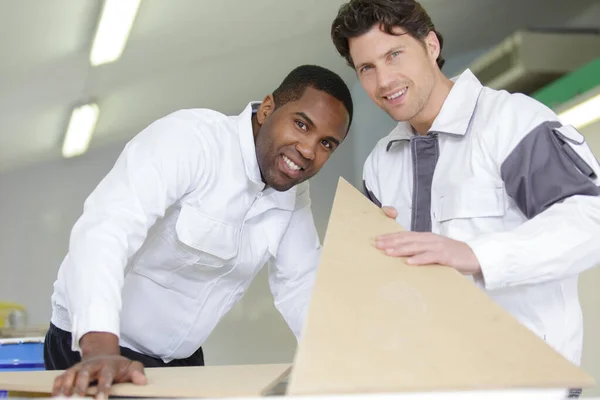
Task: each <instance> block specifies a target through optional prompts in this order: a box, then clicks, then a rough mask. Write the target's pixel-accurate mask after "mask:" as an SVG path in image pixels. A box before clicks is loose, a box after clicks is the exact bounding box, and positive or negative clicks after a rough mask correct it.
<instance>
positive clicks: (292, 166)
mask: <svg viewBox="0 0 600 400" xmlns="http://www.w3.org/2000/svg"><path fill="white" fill-rule="evenodd" d="M283 161H285V163H286V164H287V166H288V167H289V168H290V169H291V170H292V171H300V170H301V169H302V168H301V167H300V166H299V165H298V164H296V163H295V162H293V161H292V160H290V159H289V158H287V157H286V156H283Z"/></svg>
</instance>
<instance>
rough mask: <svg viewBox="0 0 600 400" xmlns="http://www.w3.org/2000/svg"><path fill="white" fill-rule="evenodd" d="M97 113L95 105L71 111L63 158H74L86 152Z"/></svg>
mask: <svg viewBox="0 0 600 400" xmlns="http://www.w3.org/2000/svg"><path fill="white" fill-rule="evenodd" d="M99 112H100V110H99V108H98V105H96V104H86V105H84V106H81V107H77V108H75V109H74V110H73V114H71V120H70V121H69V126H68V128H67V133H66V135H65V141H64V143H63V148H62V155H63V157H65V158H70V157H75V156H79V155H81V154H83V153H85V152H86V151H87V149H88V147H89V145H90V141H91V140H92V134H93V133H94V128H95V127H96V121H98V113H99Z"/></svg>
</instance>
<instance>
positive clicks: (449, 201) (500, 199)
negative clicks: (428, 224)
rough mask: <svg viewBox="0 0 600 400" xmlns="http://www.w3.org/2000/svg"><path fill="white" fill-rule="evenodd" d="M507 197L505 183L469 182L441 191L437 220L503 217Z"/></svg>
mask: <svg viewBox="0 0 600 400" xmlns="http://www.w3.org/2000/svg"><path fill="white" fill-rule="evenodd" d="M505 199H506V195H505V191H504V183H503V182H485V181H484V182H467V183H466V184H463V185H457V186H454V187H448V188H445V189H444V190H442V191H441V194H440V197H439V199H438V207H437V210H436V211H435V213H434V214H435V215H434V217H435V219H436V220H437V221H438V222H446V221H449V220H453V219H468V218H482V217H501V216H503V215H504V213H505V205H506V200H505Z"/></svg>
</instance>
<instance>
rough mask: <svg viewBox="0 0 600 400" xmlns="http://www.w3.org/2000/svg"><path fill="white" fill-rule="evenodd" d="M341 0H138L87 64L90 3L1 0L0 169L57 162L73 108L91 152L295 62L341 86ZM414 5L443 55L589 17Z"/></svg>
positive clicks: (575, 1) (545, 6)
mask: <svg viewBox="0 0 600 400" xmlns="http://www.w3.org/2000/svg"><path fill="white" fill-rule="evenodd" d="M343 2H344V0H301V1H298V0H252V1H241V0H142V4H141V6H140V9H139V12H138V16H137V19H136V21H135V24H134V27H133V30H132V32H131V35H130V40H129V42H128V45H127V47H126V49H125V52H124V54H123V56H122V57H121V58H120V59H119V60H118V61H117V62H115V63H112V64H107V65H103V66H100V67H96V68H91V67H90V66H89V61H88V57H89V51H90V46H91V42H92V39H93V35H94V30H95V26H96V23H97V19H98V17H99V14H100V10H101V4H102V2H101V0H51V1H50V0H45V1H39V0H12V1H10V0H5V1H1V2H0V49H1V50H2V62H0V173H1V172H6V171H9V170H11V169H14V168H18V167H23V166H26V165H31V164H32V163H40V162H43V161H48V160H52V159H55V158H60V149H61V144H62V137H63V135H64V131H65V129H66V125H67V122H68V119H69V117H70V112H71V110H72V108H73V106H75V105H77V104H80V103H82V102H86V101H88V100H90V99H94V100H95V101H97V102H98V105H99V106H100V117H99V120H98V125H97V128H96V132H95V135H94V139H93V141H92V147H99V146H103V145H106V144H108V143H115V142H120V143H122V142H124V141H125V140H127V139H129V138H131V137H132V136H134V135H135V134H136V133H138V132H139V131H140V130H141V129H143V128H144V127H145V126H146V125H148V124H149V123H150V122H152V121H153V120H155V119H157V118H160V117H162V116H164V115H165V114H168V113H170V112H172V111H175V110H177V109H180V108H194V107H208V108H214V109H217V110H219V111H221V112H224V113H227V114H237V113H238V112H240V111H241V110H242V109H243V107H244V106H245V105H246V103H247V102H248V101H250V100H257V99H258V100H260V99H262V97H264V95H265V94H267V93H269V92H270V91H271V90H272V89H273V88H274V87H275V86H276V85H277V84H278V83H279V82H280V81H281V79H282V78H283V77H284V76H285V74H286V73H287V72H289V71H290V70H291V69H292V68H294V67H296V66H297V65H300V64H305V63H315V64H319V65H323V66H326V67H329V68H331V69H333V70H334V71H336V72H338V73H339V74H340V75H342V77H343V78H344V79H346V80H347V82H348V83H349V84H352V83H353V82H355V76H354V73H353V71H352V70H351V69H350V68H348V67H346V66H345V64H344V62H343V60H342V59H340V58H339V57H338V56H337V54H336V53H335V51H334V49H333V46H332V44H331V42H330V40H329V26H330V23H331V20H332V19H333V17H334V16H335V14H336V11H337V9H338V7H339V6H340V5H341V4H342V3H343ZM422 4H423V5H424V6H425V8H426V9H427V10H428V11H429V13H430V15H431V16H432V18H433V20H434V22H435V23H436V26H437V28H438V30H439V31H441V32H442V33H443V34H444V38H445V47H444V49H445V51H444V52H445V54H446V57H447V58H452V57H458V56H459V55H461V54H464V53H468V52H472V51H474V50H477V49H484V48H486V47H489V46H491V45H493V44H495V43H497V42H499V41H500V40H502V39H503V38H504V37H505V36H507V35H508V34H510V33H511V32H513V31H514V30H515V29H518V28H522V27H527V26H562V25H564V24H565V23H567V22H569V21H575V23H577V24H580V25H586V24H590V23H592V24H593V23H594V22H595V23H596V25H598V22H597V21H599V20H600V17H598V16H599V15H600V7H599V2H598V0H569V1H566V0H503V1H497V0H423V1H422ZM590 10H594V11H597V14H596V15H595V17H594V16H592V17H590V16H589V15H590ZM83 157H85V155H84V156H83Z"/></svg>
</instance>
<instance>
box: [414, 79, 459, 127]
mask: <svg viewBox="0 0 600 400" xmlns="http://www.w3.org/2000/svg"><path fill="white" fill-rule="evenodd" d="M434 79H435V81H434V86H433V90H432V91H431V95H430V96H429V99H428V100H427V103H425V106H424V107H423V109H422V110H421V111H420V112H419V113H418V114H417V115H415V117H414V118H412V119H411V120H410V121H408V122H409V123H410V125H411V126H412V127H413V129H414V130H415V131H417V133H418V134H419V135H422V136H425V135H427V133H428V132H429V130H430V129H431V126H432V125H433V121H434V120H435V119H436V117H437V116H438V114H439V113H440V110H441V109H442V106H443V105H444V102H445V101H446V98H447V97H448V94H450V90H451V89H452V86H454V82H452V81H451V80H450V79H448V78H446V76H445V75H444V74H442V72H441V71H438V72H437V73H436V76H435V78H434Z"/></svg>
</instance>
